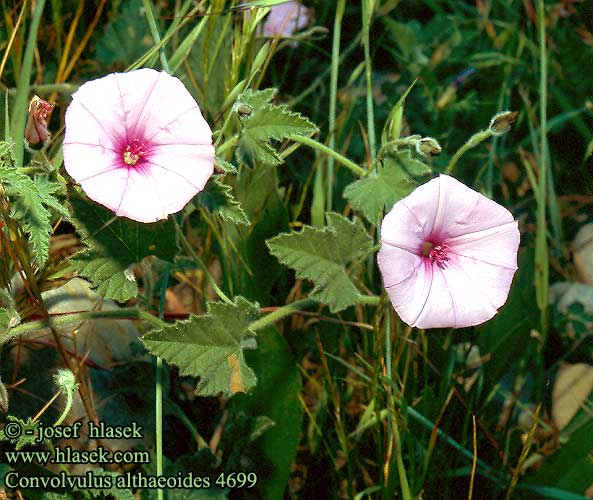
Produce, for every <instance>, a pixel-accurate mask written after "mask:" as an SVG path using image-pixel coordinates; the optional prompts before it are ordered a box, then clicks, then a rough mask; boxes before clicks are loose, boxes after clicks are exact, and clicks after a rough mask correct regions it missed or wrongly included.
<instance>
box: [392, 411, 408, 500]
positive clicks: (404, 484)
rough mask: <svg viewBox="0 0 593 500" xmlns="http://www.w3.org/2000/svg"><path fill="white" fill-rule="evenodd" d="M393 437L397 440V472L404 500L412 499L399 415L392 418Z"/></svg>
mask: <svg viewBox="0 0 593 500" xmlns="http://www.w3.org/2000/svg"><path fill="white" fill-rule="evenodd" d="M392 423H393V425H392V429H393V438H394V440H395V461H396V463H397V472H398V474H399V483H400V487H401V489H402V497H403V499H404V500H412V495H411V494H410V486H409V485H408V476H407V475H406V468H405V466H404V460H403V458H402V446H401V438H400V435H399V427H398V425H397V417H395V418H393V419H392Z"/></svg>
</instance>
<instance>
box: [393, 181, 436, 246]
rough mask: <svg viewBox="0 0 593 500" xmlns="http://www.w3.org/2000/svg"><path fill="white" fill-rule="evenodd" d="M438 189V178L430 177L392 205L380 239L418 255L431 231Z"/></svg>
mask: <svg viewBox="0 0 593 500" xmlns="http://www.w3.org/2000/svg"><path fill="white" fill-rule="evenodd" d="M438 190H439V183H438V179H433V180H431V181H429V182H427V183H426V184H423V185H422V186H420V187H418V188H416V189H415V190H414V191H413V192H412V193H411V194H409V195H408V196H406V197H405V198H403V199H401V200H400V201H398V202H397V203H396V204H395V205H393V208H392V209H391V210H390V211H389V213H388V214H387V215H386V216H385V218H384V219H383V223H382V224H381V241H382V242H383V243H388V244H390V245H393V246H396V247H399V248H403V249H405V250H408V251H409V252H412V253H416V254H419V253H420V249H421V247H422V243H424V241H426V239H427V238H428V236H429V235H430V232H431V231H432V226H433V224H434V219H435V217H436V213H437V207H438Z"/></svg>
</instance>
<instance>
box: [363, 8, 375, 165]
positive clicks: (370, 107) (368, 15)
mask: <svg viewBox="0 0 593 500" xmlns="http://www.w3.org/2000/svg"><path fill="white" fill-rule="evenodd" d="M374 3H375V2H374V0H366V1H364V2H363V34H362V44H363V47H364V72H365V76H366V85H367V90H366V101H367V132H368V134H369V149H370V153H371V164H373V163H375V157H376V144H377V139H376V134H375V110H374V104H373V70H372V60H371V49H370V45H371V37H370V33H371V23H372V17H373V10H374Z"/></svg>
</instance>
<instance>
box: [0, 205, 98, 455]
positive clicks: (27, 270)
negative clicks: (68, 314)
mask: <svg viewBox="0 0 593 500" xmlns="http://www.w3.org/2000/svg"><path fill="white" fill-rule="evenodd" d="M0 214H1V215H2V218H3V219H4V222H5V224H6V226H7V228H8V230H9V231H10V232H11V234H14V235H15V236H16V241H15V242H14V244H12V243H10V245H11V246H12V250H13V252H14V255H15V256H16V258H17V261H18V265H19V266H20V268H21V269H22V271H23V273H24V274H25V281H26V282H27V284H28V286H29V287H30V290H31V293H32V294H33V298H34V299H35V301H36V302H37V305H38V307H39V310H40V312H41V314H42V316H43V318H44V319H43V321H44V323H45V326H46V327H48V328H49V329H50V331H51V334H52V336H53V338H54V341H55V343H56V347H57V348H58V351H59V353H60V355H61V356H62V359H63V361H64V364H65V366H66V368H68V369H69V370H71V371H72V373H75V374H77V375H78V377H79V379H80V380H81V381H82V377H81V374H79V373H77V370H75V369H72V366H71V365H70V357H69V356H68V354H67V352H66V350H65V349H64V346H63V344H62V340H61V338H60V335H59V333H58V331H57V330H56V326H55V324H54V322H53V321H52V319H51V317H50V315H49V312H48V310H47V308H46V307H45V303H44V301H43V297H42V295H41V290H40V289H39V286H38V284H37V280H36V277H35V273H34V271H33V269H32V267H31V264H30V263H29V258H28V256H27V255H26V254H25V252H24V250H23V248H24V245H26V243H23V242H24V241H25V240H24V238H23V236H22V234H21V232H20V230H19V228H18V226H17V225H16V224H15V222H14V220H12V218H11V217H10V216H9V213H8V210H7V204H6V202H5V200H4V199H0ZM17 328H18V327H15V328H13V329H12V330H10V331H9V332H8V333H9V334H13V333H14V330H16V329H17ZM9 338H12V335H11V336H10V337H9ZM4 341H5V340H4ZM78 392H79V394H80V399H81V400H82V404H83V406H84V409H85V411H86V414H87V416H88V418H89V419H90V420H92V421H93V422H95V423H98V421H99V419H98V417H97V414H96V412H95V409H94V407H93V404H92V402H91V399H90V396H89V393H88V391H87V389H86V386H85V384H82V383H81V384H80V386H79V388H78ZM99 444H101V443H99Z"/></svg>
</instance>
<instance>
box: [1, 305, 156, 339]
mask: <svg viewBox="0 0 593 500" xmlns="http://www.w3.org/2000/svg"><path fill="white" fill-rule="evenodd" d="M90 319H129V320H143V321H148V322H149V323H151V324H153V325H154V326H156V327H157V328H162V327H164V326H165V322H164V321H161V320H160V319H159V318H157V317H155V316H153V315H152V314H150V313H148V312H145V311H141V310H139V309H132V308H130V309H115V310H112V311H85V312H80V313H73V314H64V315H61V316H52V317H51V326H53V327H59V326H65V325H71V324H73V323H82V322H83V321H87V320H90ZM49 327H50V318H46V319H39V320H35V321H29V322H27V323H22V324H20V325H17V326H15V327H14V328H11V329H10V330H8V331H7V332H5V333H3V334H2V335H0V344H4V343H5V342H8V341H9V340H10V339H12V338H14V337H18V336H19V335H22V334H24V333H30V332H34V331H36V330H41V329H43V328H49Z"/></svg>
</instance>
